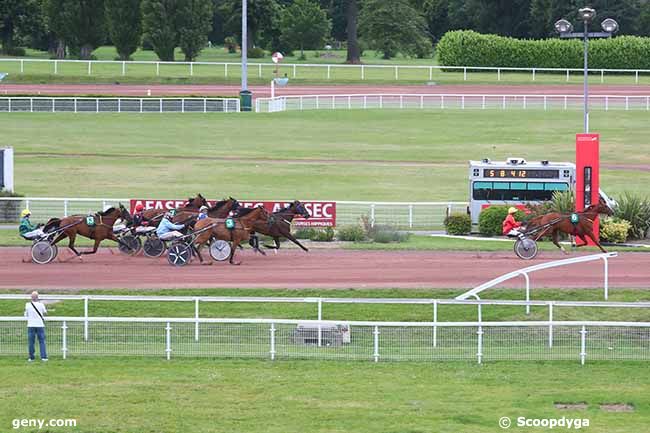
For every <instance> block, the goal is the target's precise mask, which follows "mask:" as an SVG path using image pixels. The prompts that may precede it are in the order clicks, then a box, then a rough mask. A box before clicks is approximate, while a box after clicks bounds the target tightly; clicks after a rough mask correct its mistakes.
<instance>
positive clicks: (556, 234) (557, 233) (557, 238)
mask: <svg viewBox="0 0 650 433" xmlns="http://www.w3.org/2000/svg"><path fill="white" fill-rule="evenodd" d="M552 239H553V243H554V244H555V246H556V247H558V248H559V249H560V250H562V252H563V253H564V254H569V253H568V251H567V250H565V249H564V247H563V246H562V244H560V231H559V230H558V229H555V230H553V234H552Z"/></svg>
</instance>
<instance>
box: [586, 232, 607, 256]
mask: <svg viewBox="0 0 650 433" xmlns="http://www.w3.org/2000/svg"><path fill="white" fill-rule="evenodd" d="M587 236H589V239H591V240H592V241H594V243H595V244H596V246H597V247H598V248H600V251H602V252H603V253H606V252H607V251H606V250H605V248H603V246H602V245H601V244H600V242H598V240H597V239H596V236H594V234H593V233H592V232H587ZM586 243H587V242H586V241H585V244H586Z"/></svg>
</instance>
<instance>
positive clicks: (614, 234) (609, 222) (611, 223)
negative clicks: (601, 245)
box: [600, 218, 632, 243]
mask: <svg viewBox="0 0 650 433" xmlns="http://www.w3.org/2000/svg"><path fill="white" fill-rule="evenodd" d="M630 227H632V224H630V222H629V221H625V220H624V219H619V218H603V219H602V220H601V221H600V239H601V240H603V241H607V242H618V243H621V242H625V241H626V240H627V234H628V232H629V230H630Z"/></svg>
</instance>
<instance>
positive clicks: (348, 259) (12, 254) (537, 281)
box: [0, 247, 650, 289]
mask: <svg viewBox="0 0 650 433" xmlns="http://www.w3.org/2000/svg"><path fill="white" fill-rule="evenodd" d="M205 253H206V254H205V255H207V251H205ZM574 256H575V253H574ZM28 257H29V249H28V248H18V247H16V248H1V249H0V288H19V289H31V288H41V289H56V288H70V289H72V288H134V289H137V288H151V289H160V288H212V287H215V288H218V287H234V288H240V287H241V288H252V287H260V288H472V287H474V286H476V285H479V284H481V283H484V282H486V281H488V280H490V279H492V278H495V277H498V276H500V275H502V274H504V273H506V272H510V271H513V270H516V269H521V268H523V267H526V266H530V265H532V264H537V263H542V262H545V261H548V260H556V259H561V258H565V257H566V256H564V255H562V254H560V253H555V252H554V253H550V252H541V253H540V255H539V256H538V258H537V259H535V260H532V261H523V260H519V259H517V258H516V257H515V256H514V253H510V252H500V253H472V252H419V251H394V252H392V251H352V250H342V249H316V250H312V251H310V252H309V253H304V252H302V251H299V250H293V249H291V250H280V252H279V253H278V254H273V253H272V252H270V253H268V255H267V256H266V257H262V256H260V255H255V254H253V252H252V251H251V250H250V249H247V250H246V251H244V252H239V253H238V257H239V259H241V260H242V261H243V264H242V265H241V266H232V265H229V264H228V263H216V262H215V263H213V264H212V265H211V266H201V265H199V263H198V260H196V261H193V262H192V263H191V264H189V265H187V266H185V267H182V268H177V267H173V266H171V265H169V264H168V263H167V259H166V258H165V257H164V256H163V257H161V258H159V259H149V258H146V257H142V256H138V257H128V256H124V255H121V254H120V253H119V252H117V251H116V250H115V249H113V248H111V249H110V250H109V249H108V248H106V249H102V250H100V252H99V253H98V254H96V255H88V256H84V258H83V259H82V260H79V259H78V258H75V257H73V256H72V254H71V253H70V252H69V251H67V250H66V248H65V247H62V248H60V252H59V258H58V259H57V261H54V262H52V263H50V264H47V265H37V264H32V263H30V262H29V261H28ZM59 260H63V261H62V262H61V261H59ZM207 260H209V261H211V259H210V258H207ZM609 276H610V287H614V288H615V287H619V288H622V287H628V288H650V254H645V253H621V254H620V256H619V257H617V258H613V259H610V269H609ZM531 283H532V287H533V288H535V287H538V288H539V287H554V288H571V287H573V288H575V287H579V288H584V287H594V288H601V287H603V286H602V285H603V264H602V261H598V262H591V263H583V264H576V265H570V266H565V267H561V268H555V269H551V270H543V271H539V272H535V273H533V274H531ZM523 284H524V282H523V278H518V279H514V280H512V281H511V282H510V283H508V284H506V285H505V287H523Z"/></svg>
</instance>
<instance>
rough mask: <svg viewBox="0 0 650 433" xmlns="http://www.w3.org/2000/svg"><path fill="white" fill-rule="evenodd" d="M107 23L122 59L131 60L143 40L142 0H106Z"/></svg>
mask: <svg viewBox="0 0 650 433" xmlns="http://www.w3.org/2000/svg"><path fill="white" fill-rule="evenodd" d="M105 2H106V24H107V27H108V33H109V35H110V37H111V41H113V44H114V45H115V49H116V50H117V54H118V55H119V57H120V60H129V59H130V57H131V54H133V53H134V52H135V51H136V50H137V49H138V46H139V45H140V42H141V40H142V9H141V6H142V5H141V0H105Z"/></svg>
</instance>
